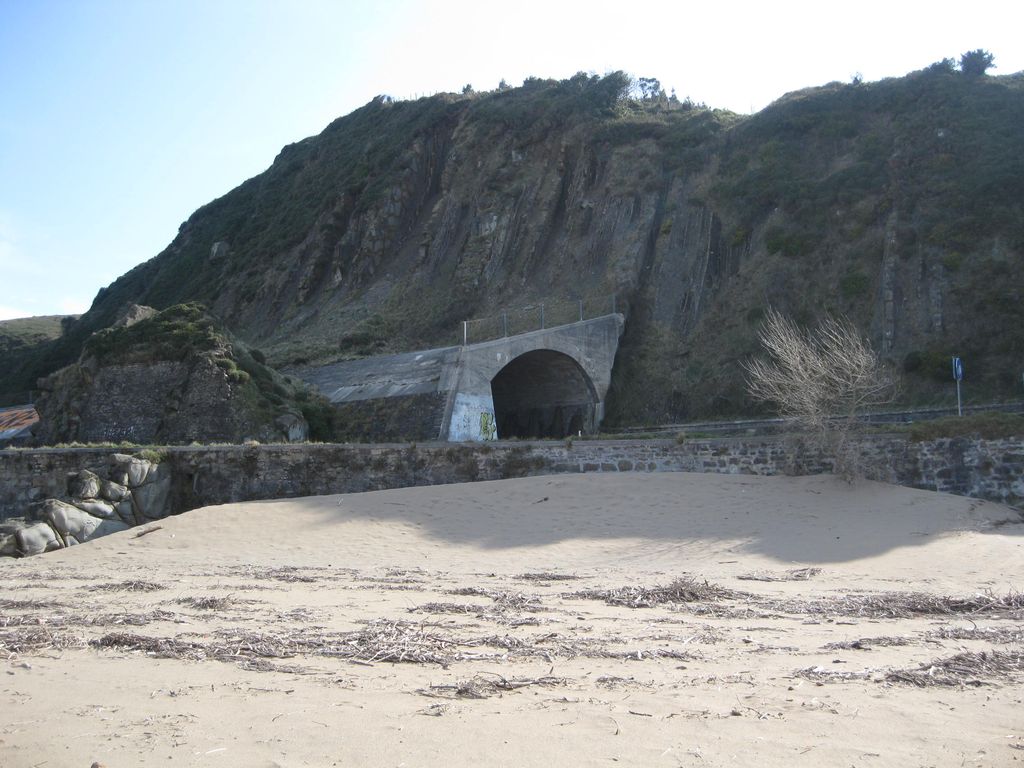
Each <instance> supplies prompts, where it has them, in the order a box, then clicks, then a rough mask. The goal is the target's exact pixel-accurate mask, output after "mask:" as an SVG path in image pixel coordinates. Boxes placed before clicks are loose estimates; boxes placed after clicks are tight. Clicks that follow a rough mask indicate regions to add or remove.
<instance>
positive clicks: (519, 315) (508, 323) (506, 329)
mask: <svg viewBox="0 0 1024 768" xmlns="http://www.w3.org/2000/svg"><path fill="white" fill-rule="evenodd" d="M617 311H618V306H617V302H616V299H615V294H614V293H612V294H608V295H605V296H591V297H587V298H582V299H566V300H561V301H543V302H539V303H537V304H529V305H527V306H525V307H516V308H512V309H504V310H502V311H501V312H500V313H499V314H496V315H490V316H488V317H477V318H473V319H470V320H463V321H462V327H461V328H460V329H459V338H460V339H461V340H462V345H463V346H466V345H467V344H479V343H480V342H483V341H493V340H494V339H501V338H505V337H506V336H516V335H518V334H520V333H529V332H530V331H540V330H543V329H545V328H554V327H555V326H558V325H569V324H570V323H580V322H583V321H584V320H592V319H594V318H595V317H603V316H604V315H609V314H615V312H617Z"/></svg>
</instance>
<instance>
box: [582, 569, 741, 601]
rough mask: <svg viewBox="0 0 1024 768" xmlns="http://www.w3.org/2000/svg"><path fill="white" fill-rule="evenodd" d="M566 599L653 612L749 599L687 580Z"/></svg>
mask: <svg viewBox="0 0 1024 768" xmlns="http://www.w3.org/2000/svg"><path fill="white" fill-rule="evenodd" d="M562 597H565V598H569V599H572V598H583V599H585V600H603V601H604V602H606V603H608V605H622V606H625V607H627V608H653V607H654V606H656V605H664V604H669V603H703V602H715V601H718V600H723V599H729V598H736V597H746V595H745V594H744V593H742V592H735V591H733V590H731V589H726V588H725V587H721V586H719V585H717V584H709V583H708V582H707V581H706V580H705V581H698V580H697V579H694V578H690V577H684V578H681V579H676V580H675V581H673V582H672V583H671V584H669V585H667V586H656V587H643V586H631V587H619V588H618V589H585V590H581V591H579V592H569V593H567V594H564V595H562Z"/></svg>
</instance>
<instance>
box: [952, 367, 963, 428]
mask: <svg viewBox="0 0 1024 768" xmlns="http://www.w3.org/2000/svg"><path fill="white" fill-rule="evenodd" d="M953 378H954V379H956V415H957V416H963V415H964V413H963V409H962V408H961V407H960V382H961V381H963V378H964V364H963V361H962V360H961V359H960V358H959V357H956V356H954V357H953Z"/></svg>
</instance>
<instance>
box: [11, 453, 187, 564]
mask: <svg viewBox="0 0 1024 768" xmlns="http://www.w3.org/2000/svg"><path fill="white" fill-rule="evenodd" d="M100 473H101V474H97V473H96V472H92V471H90V470H88V469H83V470H81V471H79V472H72V473H70V474H69V475H68V478H67V499H66V500H61V499H46V500H45V501H42V502H40V503H38V504H36V505H33V507H32V508H31V510H30V511H29V514H28V515H27V516H26V517H22V518H10V519H8V520H5V521H3V522H0V557H4V556H6V557H28V556H29V555H38V554H42V553H43V552H51V551H53V550H55V549H63V548H65V547H71V546H74V545H75V544H83V543H84V542H86V541H91V540H92V539H96V538H99V537H100V536H106V535H108V534H111V533H116V532H118V531H124V530H127V529H128V528H132V527H133V526H136V525H142V524H144V523H148V522H151V521H153V520H159V519H161V518H164V517H167V515H169V514H170V512H171V504H170V491H171V472H170V468H169V467H167V466H166V465H164V464H160V463H159V462H153V461H147V460H145V459H142V458H138V457H135V456H128V455H125V454H122V453H115V454H112V455H111V456H110V459H109V463H108V465H107V466H106V467H105V468H103V469H101V470H100Z"/></svg>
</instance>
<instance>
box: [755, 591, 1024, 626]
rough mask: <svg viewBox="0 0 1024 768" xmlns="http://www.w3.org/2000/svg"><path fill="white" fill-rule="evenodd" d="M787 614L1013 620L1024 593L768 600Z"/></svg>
mask: <svg viewBox="0 0 1024 768" xmlns="http://www.w3.org/2000/svg"><path fill="white" fill-rule="evenodd" d="M768 604H770V605H772V606H773V607H775V608H776V609H778V610H783V611H786V612H789V613H808V614H819V615H820V614H825V615H827V614H833V615H836V614H838V615H843V616H862V617H867V618H875V619H881V618H890V619H907V618H911V617H913V616H977V615H981V614H985V615H990V616H1001V617H1003V618H1016V617H1019V616H1024V593H1021V592H1010V593H1008V594H1007V595H1004V596H997V595H993V594H990V593H981V594H977V595H970V596H966V597H951V596H947V595H928V594H924V593H921V592H882V593H879V594H870V595H857V594H852V595H839V596H837V597H829V598H818V599H815V600H810V601H797V600H782V601H769V603H768Z"/></svg>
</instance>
